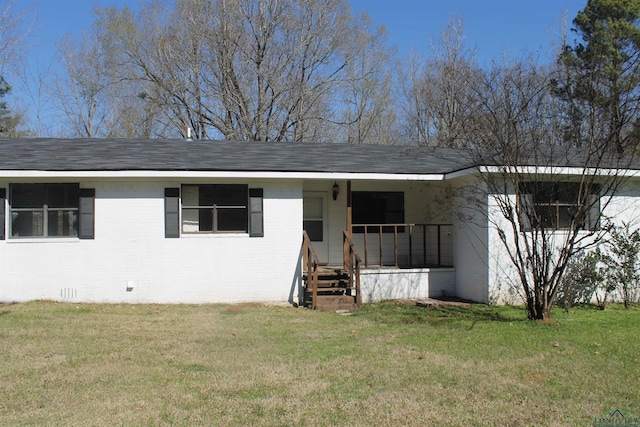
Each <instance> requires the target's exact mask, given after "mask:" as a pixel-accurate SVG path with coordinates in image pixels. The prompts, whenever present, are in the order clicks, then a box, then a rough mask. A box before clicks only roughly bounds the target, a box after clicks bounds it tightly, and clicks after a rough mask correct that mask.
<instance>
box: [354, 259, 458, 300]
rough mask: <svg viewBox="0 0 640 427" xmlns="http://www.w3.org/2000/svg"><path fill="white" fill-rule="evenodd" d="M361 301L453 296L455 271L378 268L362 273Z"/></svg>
mask: <svg viewBox="0 0 640 427" xmlns="http://www.w3.org/2000/svg"><path fill="white" fill-rule="evenodd" d="M360 290H361V292H362V302H365V303H370V302H376V301H382V300H389V299H420V298H428V297H431V298H440V297H442V296H451V295H454V290H455V270H454V269H452V268H441V269H428V268H417V269H401V270H398V269H379V270H373V269H371V270H364V271H362V273H361V279H360Z"/></svg>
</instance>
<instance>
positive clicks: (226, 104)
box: [96, 0, 384, 141]
mask: <svg viewBox="0 0 640 427" xmlns="http://www.w3.org/2000/svg"><path fill="white" fill-rule="evenodd" d="M369 27H370V26H369V24H368V22H367V21H365V20H363V19H357V18H354V17H352V16H351V14H350V12H349V8H348V6H347V4H346V3H345V2H343V1H342V0H305V1H293V0H284V1H283V0H278V1H276V0H260V1H254V0H216V1H211V2H209V1H207V2H204V1H201V0H178V1H176V2H175V4H174V7H173V9H168V8H165V7H164V6H162V5H161V4H160V3H158V2H150V3H147V4H146V5H145V6H144V7H143V8H142V9H141V11H140V13H138V14H137V15H135V14H134V13H133V12H132V11H131V10H130V9H128V8H126V7H125V8H124V9H122V10H118V9H115V8H106V9H101V10H98V19H97V23H96V28H97V31H98V33H99V38H100V40H101V41H102V43H104V44H108V45H109V46H110V48H112V50H110V52H111V53H110V63H112V64H117V65H116V68H117V69H118V70H121V71H123V72H126V73H127V74H128V76H129V77H127V78H132V76H135V78H137V79H138V80H139V81H140V83H141V87H142V88H143V89H144V90H143V91H142V92H143V93H145V96H146V97H147V98H146V99H147V100H148V101H150V102H153V104H154V105H157V106H158V107H159V108H160V111H159V113H158V115H157V116H156V117H154V120H156V121H159V122H161V123H162V126H164V127H165V129H173V130H172V131H173V132H178V133H182V134H183V133H184V132H185V131H186V128H187V127H189V128H191V129H192V130H193V132H194V137H196V138H211V137H223V138H226V139H246V140H257V141H271V140H273V141H280V140H289V141H323V140H330V139H331V138H332V137H333V136H334V135H335V133H334V131H333V130H332V129H333V126H334V125H335V124H336V123H340V122H343V121H344V120H343V117H338V116H337V114H338V113H339V111H340V108H335V106H336V105H339V104H340V102H341V99H340V95H339V93H340V92H341V90H342V89H344V88H345V86H346V85H347V84H351V85H353V86H352V87H356V86H357V85H360V83H361V82H363V81H365V80H366V79H367V78H368V79H371V78H372V75H373V74H372V73H378V75H379V74H380V72H379V69H380V68H381V67H382V66H383V65H382V64H376V65H375V66H374V64H373V63H372V62H368V63H366V64H364V66H362V65H363V63H361V64H360V65H361V66H358V65H357V64H356V63H357V61H358V58H366V57H367V56H369V57H373V56H374V55H373V54H372V52H371V51H368V52H363V49H378V48H381V47H382V44H380V43H376V42H375V38H376V37H378V36H381V34H378V33H372V32H370V28H369ZM358 43H360V45H358ZM356 48H358V49H356ZM369 54H370V55H369ZM381 59H384V58H382V57H381ZM376 67H377V69H376ZM359 87H362V86H359ZM361 93H362V91H361ZM367 102H368V101H367ZM367 105H370V104H367ZM369 111H372V108H370V107H367V112H368V113H367V115H366V117H367V118H369V117H371V114H370V113H369ZM376 114H377V113H376ZM378 115H379V114H378ZM361 117H362V120H364V119H365V115H362V116H361ZM359 120H360V119H359V118H355V119H352V120H349V122H354V123H357V122H358V121H359ZM170 132H171V131H170Z"/></svg>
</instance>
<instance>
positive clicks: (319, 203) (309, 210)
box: [302, 191, 329, 263]
mask: <svg viewBox="0 0 640 427" xmlns="http://www.w3.org/2000/svg"><path fill="white" fill-rule="evenodd" d="M302 211H303V217H302V221H303V225H302V226H303V228H304V230H305V231H306V232H307V234H308V235H309V238H310V239H311V244H312V245H313V248H314V249H315V251H316V253H317V254H318V258H319V259H320V262H323V263H326V262H329V236H328V234H327V220H326V219H327V193H324V192H316V191H314V192H311V191H309V192H305V193H304V197H303V207H302Z"/></svg>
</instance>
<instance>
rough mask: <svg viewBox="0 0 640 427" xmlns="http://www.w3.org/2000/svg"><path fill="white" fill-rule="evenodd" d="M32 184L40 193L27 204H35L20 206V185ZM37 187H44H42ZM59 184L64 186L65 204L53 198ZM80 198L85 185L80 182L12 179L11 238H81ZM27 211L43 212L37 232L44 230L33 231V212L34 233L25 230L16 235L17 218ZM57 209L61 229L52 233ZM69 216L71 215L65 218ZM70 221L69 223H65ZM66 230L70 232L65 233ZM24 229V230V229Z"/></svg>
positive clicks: (10, 203)
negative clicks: (17, 205) (18, 200)
mask: <svg viewBox="0 0 640 427" xmlns="http://www.w3.org/2000/svg"><path fill="white" fill-rule="evenodd" d="M27 186H28V187H31V188H32V189H36V193H40V194H39V195H38V197H36V198H35V200H33V201H31V202H29V203H25V205H32V206H20V207H16V206H15V205H16V203H17V202H16V200H15V199H16V198H17V197H19V196H17V194H16V192H17V190H18V189H20V187H27ZM37 187H40V189H39V190H38V189H37ZM55 187H63V188H64V194H63V197H62V198H63V202H62V205H61V206H51V203H50V202H51V201H52V200H53V197H54V196H53V191H52V190H53V189H54V188H55ZM80 198H81V189H80V184H79V183H69V182H62V183H60V182H57V183H10V184H9V232H8V236H9V238H10V239H16V240H18V239H69V238H73V239H79V238H80V216H81V212H80ZM23 212H31V213H32V214H34V215H35V214H40V215H38V216H40V217H41V219H39V220H37V221H38V222H39V224H37V226H38V227H37V230H36V232H38V231H39V232H40V234H33V229H34V228H33V224H34V220H33V216H32V219H31V223H32V233H31V234H23V235H15V234H14V233H15V232H16V231H17V230H16V224H14V222H15V221H16V219H17V218H18V217H19V215H20V213H23ZM53 213H57V217H58V218H57V221H58V225H57V231H58V232H57V233H55V234H52V233H51V231H52V230H51V225H52V223H51V219H52V218H51V214H53ZM65 217H68V218H67V219H66V221H65ZM65 222H66V224H65ZM65 230H66V231H69V230H70V233H68V234H65ZM21 231H22V230H21Z"/></svg>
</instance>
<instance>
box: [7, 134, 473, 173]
mask: <svg viewBox="0 0 640 427" xmlns="http://www.w3.org/2000/svg"><path fill="white" fill-rule="evenodd" d="M472 165H473V163H472V162H471V161H470V160H469V159H468V158H467V157H466V156H463V153H462V152H460V151H456V150H451V149H442V148H438V149H435V148H418V147H407V146H389V145H349V144H319V143H318V144H306V143H305V144H302V143H282V142H239V141H184V140H154V139H151V140H139V139H135V140H124V139H115V140H113V139H0V170H13V171H15V170H39V171H121V170H137V171H151V170H153V171H254V172H255V171H272V172H343V173H349V172H352V173H384V174H443V173H448V172H454V171H457V170H460V169H465V168H467V167H471V166H472Z"/></svg>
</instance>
